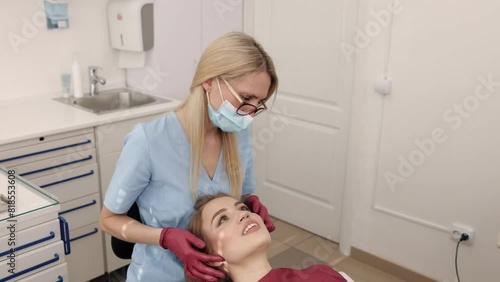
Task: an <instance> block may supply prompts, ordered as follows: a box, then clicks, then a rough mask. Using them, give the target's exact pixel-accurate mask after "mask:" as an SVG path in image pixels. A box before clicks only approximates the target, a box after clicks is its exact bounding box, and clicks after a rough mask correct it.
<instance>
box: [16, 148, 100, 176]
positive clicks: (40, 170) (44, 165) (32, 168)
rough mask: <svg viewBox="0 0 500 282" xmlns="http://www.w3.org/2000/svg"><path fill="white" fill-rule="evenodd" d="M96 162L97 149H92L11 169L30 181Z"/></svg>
mask: <svg viewBox="0 0 500 282" xmlns="http://www.w3.org/2000/svg"><path fill="white" fill-rule="evenodd" d="M95 162H96V154H95V149H94V148H92V149H89V150H83V151H76V152H73V153H71V154H69V155H62V156H57V157H54V158H50V159H46V160H41V161H37V162H32V163H28V164H23V165H18V166H14V167H10V169H13V170H15V171H16V173H17V175H19V176H22V177H24V178H25V179H28V180H29V179H34V178H38V177H42V176H45V175H49V174H55V173H60V172H62V171H65V170H68V169H72V168H77V167H80V166H85V165H89V164H91V163H95Z"/></svg>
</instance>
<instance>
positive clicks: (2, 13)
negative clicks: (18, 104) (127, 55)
mask: <svg viewBox="0 0 500 282" xmlns="http://www.w3.org/2000/svg"><path fill="white" fill-rule="evenodd" d="M42 3H43V1H41V0H23V1H18V0H3V1H0V18H1V22H2V24H1V25H0V35H1V38H2V39H1V40H0V62H1V65H2V67H1V68H0V81H1V84H0V85H1V88H2V89H1V91H0V99H11V98H19V97H26V96H54V95H60V93H61V83H60V75H61V73H62V72H64V71H69V70H71V64H72V61H73V56H74V54H75V53H78V56H79V62H80V65H81V66H82V75H83V77H82V79H83V86H84V91H85V92H88V74H87V68H88V66H89V65H98V66H100V67H102V68H103V70H102V71H100V74H101V75H102V76H103V77H105V78H106V79H107V85H108V87H110V86H113V85H115V86H116V85H118V86H121V85H124V82H125V75H124V72H123V70H120V69H118V68H117V53H116V52H115V51H113V50H112V49H111V48H110V46H109V39H108V29H107V20H106V4H107V1H102V0H71V1H69V24H70V28H69V29H60V30H47V28H46V23H45V12H44V10H43V4H42ZM12 34H16V35H18V36H19V37H20V38H24V39H21V41H19V42H22V43H19V44H12V43H11V41H10V40H9V37H12V36H13V35H12Z"/></svg>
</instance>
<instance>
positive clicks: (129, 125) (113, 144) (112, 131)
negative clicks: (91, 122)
mask: <svg viewBox="0 0 500 282" xmlns="http://www.w3.org/2000/svg"><path fill="white" fill-rule="evenodd" d="M162 115H164V114H157V115H152V116H147V117H141V118H135V119H130V120H124V121H120V122H115V123H111V124H105V125H101V126H98V127H96V138H97V142H98V143H99V155H100V156H102V155H103V154H107V153H110V152H116V151H121V150H122V147H123V141H124V139H125V136H127V134H128V133H129V132H130V131H132V129H133V128H134V126H135V125H136V124H138V123H141V122H146V121H150V120H152V119H155V118H157V117H160V116H162Z"/></svg>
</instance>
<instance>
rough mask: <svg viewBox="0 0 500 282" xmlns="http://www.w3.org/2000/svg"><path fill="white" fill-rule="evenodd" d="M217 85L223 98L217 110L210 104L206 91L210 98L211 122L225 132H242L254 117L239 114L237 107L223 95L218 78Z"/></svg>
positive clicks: (209, 113) (209, 114)
mask: <svg viewBox="0 0 500 282" xmlns="http://www.w3.org/2000/svg"><path fill="white" fill-rule="evenodd" d="M217 85H218V87H219V93H220V97H221V99H222V104H221V105H220V107H219V109H218V110H217V111H216V110H214V108H213V107H212V105H211V104H210V97H209V95H208V91H207V92H206V95H207V100H208V118H209V119H210V122H211V123H212V124H213V125H214V126H216V127H218V128H220V129H221V130H222V131H224V132H240V131H242V130H244V129H246V128H247V127H248V126H249V125H250V124H251V123H252V121H253V117H252V116H250V115H246V116H241V115H239V114H238V113H237V112H236V111H237V109H236V108H235V107H234V106H233V105H232V104H231V103H230V102H229V101H228V100H224V97H222V90H221V88H220V84H219V80H218V79H217Z"/></svg>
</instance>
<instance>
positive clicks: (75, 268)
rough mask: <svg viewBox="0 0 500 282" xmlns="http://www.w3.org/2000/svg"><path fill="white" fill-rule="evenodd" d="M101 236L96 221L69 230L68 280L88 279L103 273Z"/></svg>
mask: <svg viewBox="0 0 500 282" xmlns="http://www.w3.org/2000/svg"><path fill="white" fill-rule="evenodd" d="M102 237H103V236H102V233H101V230H100V229H99V228H98V223H97V222H96V223H94V224H91V225H87V226H85V227H82V228H79V229H76V230H72V231H71V232H70V240H72V241H71V254H69V255H68V256H66V261H67V262H68V274H69V281H88V280H91V279H93V278H95V277H98V276H101V275H103V274H104V252H103V251H102V247H103V246H102Z"/></svg>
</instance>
